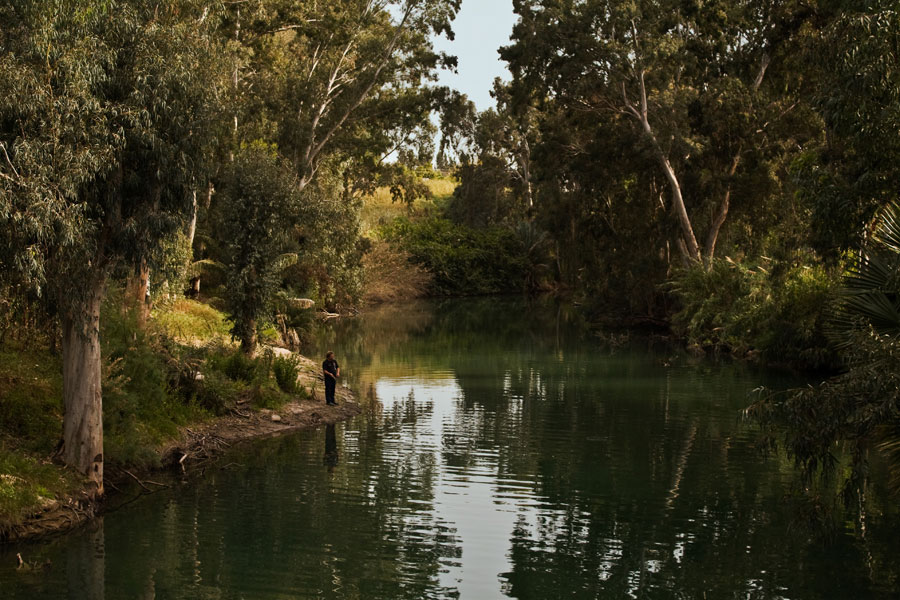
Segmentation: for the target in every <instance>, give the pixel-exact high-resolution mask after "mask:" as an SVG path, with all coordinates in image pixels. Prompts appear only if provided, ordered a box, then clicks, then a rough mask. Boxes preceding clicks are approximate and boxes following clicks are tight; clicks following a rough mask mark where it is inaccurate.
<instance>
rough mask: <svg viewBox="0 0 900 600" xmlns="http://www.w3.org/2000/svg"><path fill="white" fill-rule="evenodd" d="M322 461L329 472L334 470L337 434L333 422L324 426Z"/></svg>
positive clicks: (336, 461)
mask: <svg viewBox="0 0 900 600" xmlns="http://www.w3.org/2000/svg"><path fill="white" fill-rule="evenodd" d="M322 462H323V463H325V466H326V467H328V472H329V473H331V472H332V471H334V468H335V467H336V466H337V464H338V448H337V436H336V435H335V431H334V424H331V425H326V426H325V458H324V459H322Z"/></svg>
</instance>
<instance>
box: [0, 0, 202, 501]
mask: <svg viewBox="0 0 900 600" xmlns="http://www.w3.org/2000/svg"><path fill="white" fill-rule="evenodd" d="M207 16H208V15H207V13H206V12H205V11H204V10H203V9H202V6H201V3H199V2H192V1H191V0H169V1H161V2H157V3H154V4H153V5H149V4H147V3H145V2H140V1H137V0H133V1H132V0H109V1H108V2H103V3H96V2H88V1H82V0H67V1H63V2H41V1H38V0H13V1H11V2H6V3H4V4H3V6H2V7H0V21H2V22H3V23H4V26H3V28H2V31H0V89H3V90H4V93H3V94H0V238H2V240H3V242H2V244H0V248H2V249H0V265H2V269H0V272H2V273H3V276H4V277H7V278H11V279H15V280H16V281H17V282H19V283H20V285H23V286H27V287H28V288H30V289H31V290H33V291H34V292H35V293H37V294H39V295H40V296H41V297H42V298H44V299H45V301H46V302H47V304H48V305H49V306H51V307H52V308H53V309H54V310H55V311H56V312H58V314H59V316H60V319H61V323H62V328H63V338H62V343H63V395H64V399H65V417H64V431H63V441H64V446H63V456H64V458H65V461H66V462H67V463H68V464H70V465H72V466H73V467H75V468H76V469H78V470H79V471H80V472H82V473H84V474H85V475H87V477H88V478H89V480H90V481H91V482H93V483H94V484H95V485H96V493H98V494H100V493H102V491H103V427H102V398H101V378H102V376H101V354H100V339H99V321H100V304H101V300H102V298H103V295H104V290H105V286H106V283H107V278H108V276H109V274H110V273H111V271H112V270H113V269H115V268H116V267H117V266H119V265H122V264H126V265H133V264H135V263H136V262H138V261H140V259H141V257H145V256H147V255H148V253H149V251H150V250H151V249H152V247H153V246H154V245H155V244H156V243H157V242H158V240H159V239H160V238H161V237H162V236H164V235H167V234H169V233H170V232H172V231H175V230H177V229H178V228H179V227H182V226H183V225H184V222H185V216H186V213H187V211H188V209H189V202H188V193H187V191H188V188H189V187H190V185H191V183H192V180H193V178H194V177H195V176H196V166H197V157H196V154H197V148H198V147H199V146H201V145H203V143H204V142H203V126H202V118H203V115H204V114H206V108H207V107H208V104H209V102H210V101H211V98H210V97H211V94H212V92H213V90H211V89H210V86H209V85H208V82H207V81H206V80H204V79H203V76H204V74H207V73H209V72H210V71H211V66H210V65H209V64H208V58H209V56H210V54H209V52H208V50H209V46H208V39H207V33H208V32H207V29H206V21H207Z"/></svg>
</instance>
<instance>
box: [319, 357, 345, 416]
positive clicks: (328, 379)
mask: <svg viewBox="0 0 900 600" xmlns="http://www.w3.org/2000/svg"><path fill="white" fill-rule="evenodd" d="M322 376H323V377H325V404H329V405H331V406H335V405H337V402H336V401H335V400H334V389H335V388H336V387H337V378H338V377H340V376H341V365H339V364H338V362H337V361H336V360H334V352H328V354H326V355H325V362H323V363H322Z"/></svg>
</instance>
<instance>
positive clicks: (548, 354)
mask: <svg viewBox="0 0 900 600" xmlns="http://www.w3.org/2000/svg"><path fill="white" fill-rule="evenodd" d="M460 306H461V305H459V304H457V305H456V307H460ZM464 306H465V310H452V311H447V312H445V313H442V312H440V311H438V313H437V315H436V317H435V321H434V327H435V328H438V329H440V331H441V332H442V335H441V336H440V337H439V338H438V340H437V343H438V344H439V346H440V348H441V350H440V356H441V358H443V359H445V360H446V366H447V367H449V368H450V369H451V370H452V371H453V373H454V374H455V376H456V380H457V382H458V384H459V386H460V387H461V389H462V392H463V394H462V401H461V402H460V403H459V404H458V405H456V407H455V413H454V415H453V418H452V426H451V427H448V428H447V431H446V432H445V434H444V436H443V438H442V440H441V449H442V458H443V461H444V462H445V463H446V465H447V466H450V467H455V468H466V467H472V466H475V465H476V464H477V465H478V466H480V467H484V466H486V465H485V462H486V461H487V462H495V464H493V465H490V466H491V467H493V468H494V469H495V476H496V478H497V479H498V480H501V481H503V480H514V481H532V482H534V483H533V485H534V490H535V492H536V493H537V494H538V495H539V496H541V497H542V498H544V499H545V501H546V506H547V508H542V509H539V510H537V511H535V512H534V514H533V518H532V519H529V518H526V517H524V516H523V517H521V518H520V520H519V522H518V524H517V526H516V528H515V530H514V531H513V532H512V539H511V546H512V554H511V559H512V561H513V569H512V571H511V572H510V573H508V574H506V575H505V576H504V578H505V579H506V581H507V585H508V588H507V589H508V591H509V593H510V594H511V595H513V596H515V597H520V598H547V597H569V596H572V597H605V596H606V595H609V594H611V595H612V596H613V597H619V596H623V595H625V594H626V593H631V594H638V595H641V593H642V592H643V593H644V594H650V592H653V593H654V594H656V595H658V596H659V597H668V596H667V594H671V593H672V592H673V591H675V590H678V592H679V593H680V594H682V595H684V596H685V597H700V596H702V594H703V593H707V594H709V595H710V597H714V596H715V597H718V596H727V595H730V594H734V593H735V590H743V594H742V595H746V596H747V597H773V596H778V595H782V594H784V592H785V590H813V591H815V590H819V591H820V592H822V593H825V594H827V593H829V590H832V591H833V590H834V589H845V590H846V591H847V593H854V592H853V591H854V590H865V589H868V588H871V584H869V583H867V581H866V580H865V579H866V578H865V576H864V575H859V578H860V579H862V581H856V580H854V578H853V577H852V576H847V577H846V578H845V579H844V582H843V583H842V584H841V585H843V586H844V587H843V588H836V587H835V584H834V583H831V582H829V583H823V582H824V581H826V580H825V579H823V578H822V569H823V565H825V564H827V561H826V559H825V556H824V555H826V554H827V553H828V550H822V549H821V548H819V547H818V546H816V545H815V544H812V545H811V544H810V543H809V540H808V539H807V537H806V536H804V535H803V534H802V533H801V534H800V535H786V534H785V532H786V531H792V532H793V531H796V529H795V526H796V524H795V523H793V521H792V519H793V518H794V515H792V514H791V513H790V512H789V511H786V510H785V504H784V502H783V495H784V493H785V492H786V491H789V487H786V486H785V484H786V483H787V482H789V480H790V478H791V476H792V474H793V471H792V467H791V465H790V464H788V463H786V462H785V461H784V460H783V459H778V458H777V457H776V458H773V459H772V460H770V461H768V462H766V461H765V460H764V459H763V458H762V457H761V456H760V455H759V454H757V452H756V451H755V449H754V447H753V445H752V443H751V440H750V438H751V437H752V432H749V431H747V430H746V429H745V428H744V427H742V426H741V425H740V424H739V423H737V417H738V414H739V413H738V411H739V409H740V408H741V407H742V406H744V405H745V404H746V402H747V399H746V394H747V390H749V389H750V388H752V387H755V386H756V385H758V384H759V378H760V375H759V374H751V373H748V372H747V370H746V368H745V367H741V366H736V367H729V368H719V367H715V366H708V367H700V368H692V369H690V370H687V369H667V368H663V367H662V365H661V364H660V365H658V366H656V365H654V364H653V363H652V362H648V361H647V360H646V359H645V358H643V357H644V356H645V355H646V351H645V350H641V352H640V353H641V355H642V356H641V358H640V359H637V360H635V359H634V358H633V357H631V356H629V350H627V349H623V350H621V351H620V352H619V353H616V354H610V353H603V352H599V351H598V349H597V348H596V347H593V348H592V347H591V345H590V344H585V343H584V339H583V337H584V334H583V333H582V332H583V329H582V328H581V327H579V326H578V323H575V327H574V328H573V327H572V325H573V324H572V322H571V321H567V320H565V319H560V321H561V323H559V324H557V323H554V324H553V330H554V331H555V332H556V335H555V336H553V337H552V338H550V337H548V336H546V335H541V332H544V334H545V333H546V331H547V330H548V321H547V319H548V318H553V317H556V316H558V315H553V313H552V312H551V311H546V312H543V313H542V312H540V311H534V312H529V313H528V314H529V318H528V319H523V318H522V314H523V312H522V311H518V310H513V311H510V312H509V313H505V314H509V315H514V316H513V317H511V318H510V319H509V321H508V322H507V321H506V320H505V319H502V318H501V319H500V320H499V321H498V322H492V323H486V322H485V321H484V319H483V318H481V317H482V315H481V314H479V311H478V309H477V306H472V305H471V304H468V303H467V304H466V305H464ZM492 308H493V310H490V311H488V312H489V313H490V314H491V315H493V316H494V317H496V315H497V311H496V310H495V308H496V307H492ZM501 314H503V313H501ZM548 314H550V315H551V316H550V317H547V315H548ZM488 331H489V332H490V334H489V335H485V332H488ZM430 341H434V340H433V338H430ZM422 351H423V352H424V351H425V350H424V349H423V350H422ZM417 352H418V350H417V348H416V342H415V341H412V342H411V343H409V344H408V345H407V348H406V349H405V350H404V352H403V353H401V357H400V358H399V360H398V362H403V360H405V355H411V356H415V355H416V353H417ZM432 352H433V351H432ZM659 362H660V363H662V362H663V361H662V360H660V361H659ZM723 407H726V408H733V413H731V414H733V415H734V417H733V418H724V419H723V418H722V416H721V415H722V414H723ZM486 448H488V449H491V450H492V451H493V452H492V453H489V455H490V458H489V459H486V458H485V454H484V452H482V451H483V450H484V449H486ZM773 467H774V468H773ZM838 543H839V544H840V549H838V548H837V547H836V546H833V547H832V551H838V550H839V551H840V552H842V553H843V554H844V555H846V556H848V557H850V559H851V560H854V561H855V563H854V564H853V566H852V571H853V572H855V573H857V574H864V573H866V571H867V568H866V564H865V562H864V559H863V557H862V556H861V554H860V542H859V540H857V541H856V542H853V541H852V540H850V539H848V538H844V539H842V540H839V541H838ZM885 548H886V547H885ZM882 554H883V552H882ZM808 562H813V563H816V564H817V565H818V566H817V568H816V569H813V570H804V573H803V574H798V570H803V567H802V565H803V564H806V563H808ZM885 576H886V578H885ZM891 578H892V576H891V575H890V574H889V573H881V574H879V576H878V577H877V578H876V579H878V580H881V581H882V582H884V581H890V580H891ZM823 586H825V587H823ZM650 595H651V596H652V595H653V594H650ZM813 595H814V596H815V595H816V594H815V592H813Z"/></svg>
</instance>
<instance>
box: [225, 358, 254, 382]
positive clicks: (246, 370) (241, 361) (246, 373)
mask: <svg viewBox="0 0 900 600" xmlns="http://www.w3.org/2000/svg"><path fill="white" fill-rule="evenodd" d="M260 366H261V365H260V360H259V359H258V358H250V357H249V356H247V355H246V354H244V353H243V352H241V351H236V352H232V353H231V354H230V355H228V356H227V357H225V360H224V362H223V363H222V370H223V371H224V373H225V375H227V376H228V378H229V379H231V380H232V381H243V382H244V383H252V382H253V381H255V380H256V378H257V377H258V376H259V371H260Z"/></svg>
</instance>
